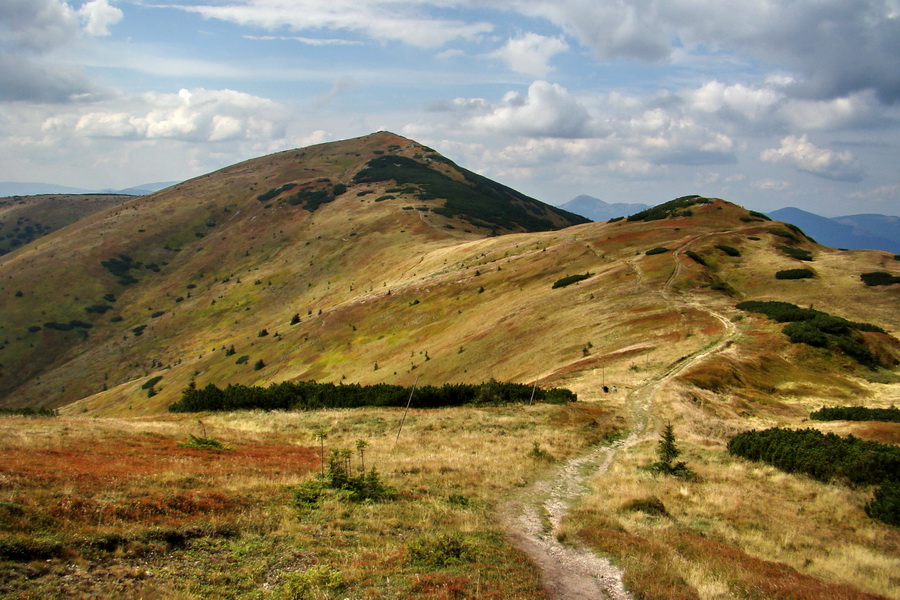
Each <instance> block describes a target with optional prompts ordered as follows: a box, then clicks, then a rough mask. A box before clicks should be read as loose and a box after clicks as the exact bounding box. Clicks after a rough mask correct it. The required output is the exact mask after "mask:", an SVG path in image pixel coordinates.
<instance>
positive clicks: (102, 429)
mask: <svg viewBox="0 0 900 600" xmlns="http://www.w3.org/2000/svg"><path fill="white" fill-rule="evenodd" d="M401 412H402V411H401V410H374V409H361V410H355V411H323V412H308V413H277V412H276V413H259V412H243V413H222V414H216V415H209V416H207V417H205V418H204V422H203V425H204V427H205V428H206V430H207V433H206V435H205V436H204V439H206V436H209V438H215V439H219V440H222V442H223V443H227V444H228V445H229V446H230V447H231V448H232V449H231V451H229V452H221V453H209V452H207V451H205V450H202V449H194V448H188V447H184V446H182V445H181V444H180V443H179V442H180V440H183V439H184V438H186V437H189V436H190V437H191V438H196V436H194V435H193V434H192V433H191V431H193V430H196V427H197V425H196V420H195V419H193V418H181V417H164V418H152V419H123V420H120V419H105V420H99V421H98V420H93V419H81V418H72V417H58V418H53V419H49V418H41V417H34V418H29V419H21V418H13V417H7V418H0V439H2V440H4V441H3V442H2V445H0V464H3V465H4V468H3V471H2V477H3V483H4V485H3V486H2V487H0V511H5V512H3V515H4V518H3V519H2V521H0V522H2V523H3V525H2V527H0V572H3V573H4V575H3V576H2V577H0V593H2V595H4V596H6V595H10V596H13V597H15V596H17V595H21V596H22V597H29V594H30V595H32V596H34V597H38V596H40V597H63V596H66V595H70V594H72V593H76V590H77V593H84V594H89V595H90V596H91V597H95V598H114V597H121V594H122V593H127V594H128V595H134V596H137V595H154V596H155V597H161V598H176V597H178V598H181V597H185V596H204V597H219V598H254V597H257V598H270V597H276V598H278V597H290V596H291V595H292V594H294V593H300V592H298V590H305V591H304V592H302V593H306V594H312V595H313V597H332V596H331V595H330V594H332V593H335V594H336V593H338V591H339V593H340V597H354V598H357V597H358V598H374V597H378V598H397V599H400V598H442V597H447V598H455V597H459V595H460V594H462V596H463V597H468V596H474V595H476V594H477V595H478V597H481V598H498V599H499V598H542V597H543V593H542V591H541V588H540V585H539V582H538V581H537V578H536V575H535V572H534V571H533V570H532V568H531V567H530V566H529V565H528V564H527V561H523V560H522V559H521V557H520V556H519V555H518V553H517V552H516V551H514V550H512V549H511V547H510V546H509V544H508V543H507V542H506V540H505V539H504V537H503V535H502V534H501V532H500V530H499V529H498V525H497V520H496V519H495V518H494V516H493V512H494V510H495V509H496V505H497V502H498V501H499V500H500V499H502V498H504V497H506V496H507V495H508V494H509V493H510V492H511V491H512V490H513V489H515V488H517V487H519V486H523V485H525V484H527V483H528V482H529V481H531V480H532V479H533V478H534V477H535V476H536V475H537V474H538V473H539V472H541V470H542V469H544V468H546V467H545V465H546V463H545V462H543V461H535V460H533V459H531V458H529V457H528V453H529V451H530V450H531V449H532V448H533V444H534V443H535V442H538V441H539V442H540V444H541V445H542V446H543V447H545V448H547V450H548V452H551V453H552V454H553V455H554V456H557V457H566V456H570V455H572V454H573V453H575V452H578V451H579V450H580V449H581V448H583V446H584V444H585V443H586V441H591V440H595V439H597V438H596V437H592V436H590V435H585V434H586V432H588V431H591V432H593V434H594V435H601V434H602V435H606V434H608V433H609V432H611V431H613V430H614V427H615V422H614V421H613V420H612V417H611V414H610V413H609V412H608V411H606V410H603V409H602V408H601V407H599V406H537V405H535V406H518V407H515V408H513V407H492V408H481V409H475V408H457V409H447V410H429V411H424V410H412V411H410V414H409V415H408V417H407V419H406V422H405V424H404V427H403V431H402V435H401V436H400V439H399V440H397V441H396V442H395V440H396V433H397V425H398V423H399V420H400V417H401ZM320 429H324V430H326V431H327V432H328V435H327V438H326V440H325V445H326V450H329V449H337V448H348V449H352V448H355V447H356V446H355V444H356V442H357V441H358V440H366V441H367V443H368V445H367V446H366V448H365V464H366V467H367V469H368V468H369V467H370V466H372V467H374V468H375V469H377V471H378V473H379V474H380V477H381V478H382V479H383V480H384V481H385V482H386V483H387V484H389V485H390V487H391V488H393V490H394V491H395V493H394V495H392V496H391V497H390V498H388V499H385V500H378V501H363V502H350V501H348V500H346V499H343V497H342V496H341V494H339V493H338V494H328V495H325V496H323V497H322V498H321V499H320V501H319V502H318V503H317V504H316V505H301V506H298V505H296V504H295V502H294V500H293V498H294V492H293V490H294V489H296V488H297V486H298V485H299V484H301V483H302V482H304V481H307V480H309V479H310V478H314V477H315V473H317V472H318V469H319V445H318V442H317V440H316V438H315V432H316V431H318V430H320ZM352 468H353V469H354V470H355V469H357V468H358V467H357V458H356V456H355V454H354V458H353V461H352ZM34 561H40V565H37V564H36V563H35V562H34ZM62 574H68V575H67V576H66V577H62ZM332 584H334V585H332ZM267 590H268V591H267ZM316 594H320V596H315V595H316ZM304 597H305V596H304Z"/></svg>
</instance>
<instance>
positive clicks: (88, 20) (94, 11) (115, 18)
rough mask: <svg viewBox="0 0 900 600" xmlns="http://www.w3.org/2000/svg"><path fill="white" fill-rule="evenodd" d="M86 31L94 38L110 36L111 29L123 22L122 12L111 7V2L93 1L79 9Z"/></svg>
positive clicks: (103, 0) (105, 0)
mask: <svg viewBox="0 0 900 600" xmlns="http://www.w3.org/2000/svg"><path fill="white" fill-rule="evenodd" d="M78 16H80V17H81V20H82V21H83V22H84V30H85V31H86V32H87V33H89V34H90V35H93V36H107V35H109V28H110V26H111V25H115V24H116V23H118V22H119V21H121V20H122V16H123V15H122V11H121V10H119V9H118V8H116V7H115V6H110V4H109V0H91V1H90V2H88V3H87V4H84V5H82V7H81V8H79V9H78Z"/></svg>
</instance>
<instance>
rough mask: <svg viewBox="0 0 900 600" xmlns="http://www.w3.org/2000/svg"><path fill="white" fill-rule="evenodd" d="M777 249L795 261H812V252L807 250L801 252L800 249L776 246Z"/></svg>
mask: <svg viewBox="0 0 900 600" xmlns="http://www.w3.org/2000/svg"><path fill="white" fill-rule="evenodd" d="M778 249H779V250H781V251H782V252H784V253H785V254H787V255H788V256H790V257H791V258H796V259H797V260H805V261H811V260H812V259H813V256H812V252H810V251H809V250H801V249H800V248H791V247H790V246H778Z"/></svg>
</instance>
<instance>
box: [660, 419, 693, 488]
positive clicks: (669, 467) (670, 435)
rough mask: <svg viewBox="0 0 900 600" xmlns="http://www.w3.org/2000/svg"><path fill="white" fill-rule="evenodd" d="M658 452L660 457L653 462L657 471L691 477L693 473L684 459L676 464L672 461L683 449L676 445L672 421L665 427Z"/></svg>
mask: <svg viewBox="0 0 900 600" xmlns="http://www.w3.org/2000/svg"><path fill="white" fill-rule="evenodd" d="M656 452H657V456H658V457H659V460H658V461H656V462H655V463H653V468H654V469H655V470H656V471H659V472H660V473H663V474H665V475H675V476H676V477H690V476H691V475H693V473H692V472H691V470H690V469H689V468H688V467H687V465H686V464H685V463H684V462H683V461H678V462H676V463H674V464H673V462H672V461H674V460H675V459H676V458H678V457H679V456H680V455H681V450H679V449H678V446H676V445H675V430H674V428H673V427H672V423H671V422H668V423H666V425H665V427H663V431H662V433H661V434H660V439H659V442H658V444H657V450H656Z"/></svg>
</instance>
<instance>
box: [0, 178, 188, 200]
mask: <svg viewBox="0 0 900 600" xmlns="http://www.w3.org/2000/svg"><path fill="white" fill-rule="evenodd" d="M176 183H178V182H177V181H158V182H154V183H144V184H141V185H136V186H133V187H130V188H126V189H122V190H116V189H105V190H88V189H85V188H73V187H67V186H64V185H54V184H52V183H23V182H18V181H0V197H7V196H37V195H48V194H119V195H131V196H145V195H147V194H152V193H153V192H157V191H159V190H161V189H163V188H167V187H169V186H171V185H175V184H176Z"/></svg>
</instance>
